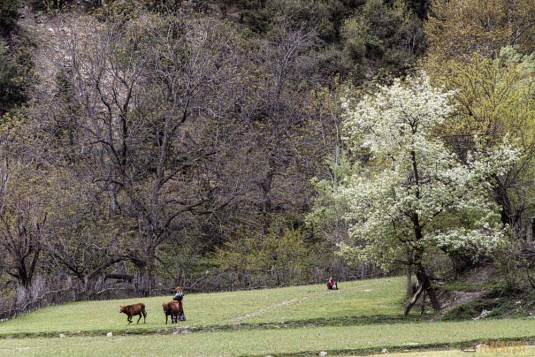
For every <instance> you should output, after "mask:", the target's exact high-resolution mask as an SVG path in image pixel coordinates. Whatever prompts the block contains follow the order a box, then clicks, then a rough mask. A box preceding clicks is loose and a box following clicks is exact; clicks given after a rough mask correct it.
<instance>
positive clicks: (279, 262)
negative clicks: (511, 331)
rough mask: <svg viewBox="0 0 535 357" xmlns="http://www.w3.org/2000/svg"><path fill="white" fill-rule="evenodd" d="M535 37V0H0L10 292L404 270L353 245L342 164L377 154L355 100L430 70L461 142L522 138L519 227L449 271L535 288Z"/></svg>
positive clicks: (280, 281)
mask: <svg viewBox="0 0 535 357" xmlns="http://www.w3.org/2000/svg"><path fill="white" fill-rule="evenodd" d="M534 35H535V3H533V2H532V1H530V0H468V1H466V0H465V1H461V0H434V1H429V0H220V1H217V0H213V1H209V0H206V1H202V0H198V1H193V0H191V1H179V0H161V1H155V0H136V1H125V0H110V1H104V0H93V1H88V0H87V1H67V0H28V1H24V0H2V2H1V3H0V36H1V39H0V116H1V121H0V159H1V160H0V249H1V250H2V252H3V254H2V255H1V256H0V294H1V299H0V301H1V303H0V304H1V310H3V311H4V315H10V314H13V313H16V312H20V311H23V310H26V309H28V308H32V307H34V306H37V305H39V304H46V303H54V302H59V301H67V300H77V299H91V298H107V297H114V296H121V294H127V295H153V294H162V293H169V292H171V291H172V290H173V287H174V286H175V285H176V284H181V285H184V286H185V287H186V289H187V290H189V291H213V290H227V289H238V288H259V287H266V286H281V285H288V284H302V283H310V282H321V281H324V280H326V279H327V278H328V277H329V276H330V275H332V276H336V277H338V278H340V279H355V278H364V277H371V276H378V275H380V274H388V273H399V272H404V268H403V266H402V265H393V266H390V267H389V268H388V269H386V270H385V269H380V267H379V266H378V265H377V264H373V263H359V262H357V263H354V264H349V262H348V261H346V260H344V259H343V258H342V257H341V256H340V255H339V254H337V251H338V248H337V246H338V244H339V243H341V242H344V241H346V240H347V235H348V233H347V227H348V226H347V225H348V222H347V220H345V219H344V209H345V208H344V205H343V203H340V202H334V201H333V200H332V199H331V197H330V196H329V194H328V192H327V191H328V188H327V187H326V186H325V182H330V183H331V187H332V186H333V185H334V186H336V184H337V181H338V180H339V174H340V172H339V169H337V167H338V168H339V167H340V165H339V164H340V162H349V163H351V162H359V163H367V162H368V161H369V160H370V153H369V152H366V151H358V150H351V149H350V148H348V147H346V145H345V144H344V142H343V140H342V128H341V121H342V117H343V110H342V106H341V104H340V98H343V97H344V98H345V97H347V96H348V95H350V96H351V97H352V98H354V100H355V101H358V100H359V98H361V97H362V96H363V95H365V94H367V93H371V92H373V91H374V88H376V87H375V86H376V85H378V84H383V85H388V84H391V83H392V82H393V80H394V79H395V78H405V77H406V76H410V75H413V74H415V73H418V72H421V71H425V73H427V75H428V76H429V77H430V78H431V82H432V83H433V84H434V85H436V86H443V87H444V88H447V89H449V90H455V91H456V92H455V95H454V97H453V98H452V102H453V103H454V105H455V106H456V108H457V109H456V111H455V113H453V114H452V117H453V119H454V120H452V121H450V122H449V124H448V125H445V126H443V127H442V128H441V129H440V131H439V132H437V133H435V135H437V136H439V137H441V138H443V139H444V140H445V141H446V142H447V143H448V145H449V147H450V148H451V149H452V150H453V151H455V152H456V153H457V154H458V155H459V157H463V155H465V154H466V152H467V151H468V150H469V149H470V148H471V147H473V145H474V142H473V140H472V138H473V137H474V136H478V137H481V138H483V139H484V140H483V141H484V144H483V145H484V147H487V148H491V147H493V145H495V144H496V143H497V142H498V141H500V140H501V138H503V137H504V136H511V137H512V138H513V139H514V140H515V142H516V143H517V145H518V147H519V148H520V150H521V152H522V157H521V160H520V161H519V162H518V163H517V164H516V165H515V167H514V168H512V169H511V170H509V172H508V173H506V174H503V175H496V176H495V177H493V180H492V190H493V192H494V195H493V199H494V201H495V202H496V204H497V205H498V206H499V207H500V212H501V221H502V223H503V224H506V225H508V227H510V229H509V244H508V245H506V246H503V247H502V248H501V249H500V250H499V251H497V252H494V253H493V254H492V255H488V256H487V255H482V256H479V257H478V260H477V262H475V261H474V260H473V259H468V258H467V257H466V256H464V255H463V253H462V252H457V253H456V254H449V255H448V254H443V253H441V252H440V251H436V252H435V253H433V254H432V256H430V257H428V258H427V259H429V260H430V261H431V263H430V267H431V268H432V270H433V272H432V275H435V276H436V277H442V278H454V277H455V276H457V275H458V274H461V273H462V272H463V271H465V270H466V269H469V268H470V267H472V266H473V265H474V264H483V263H485V264H492V265H494V266H495V267H496V268H497V270H498V271H499V274H500V276H501V277H502V278H503V281H504V282H505V283H506V284H509V285H510V286H516V287H522V286H528V287H529V286H531V287H533V288H535V272H534V269H535V263H534V259H533V258H534V251H535V249H534V246H533V230H534V229H535V221H534V219H533V217H534V216H535V190H534V189H535V182H534V181H533V177H535V176H534V163H533V154H534V149H535V147H534V144H535V141H534V133H535V132H534V128H535V127H534V125H535V115H534V113H535V111H534V93H535V91H534V90H535V88H534V81H533V79H534V78H535V77H534V75H535V57H534V54H533V53H534V49H535V41H534V39H535V36H534ZM348 93H349V94H348ZM337 165H338V166H337ZM376 169H379V168H378V167H376ZM322 183H323V184H322ZM444 223H445V224H451V222H444ZM430 274H431V273H430ZM530 274H531V275H530Z"/></svg>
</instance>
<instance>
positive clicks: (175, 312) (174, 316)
mask: <svg viewBox="0 0 535 357" xmlns="http://www.w3.org/2000/svg"><path fill="white" fill-rule="evenodd" d="M162 307H163V313H164V314H165V324H166V325H167V320H168V317H169V315H171V323H172V324H174V323H177V321H178V316H179V314H180V312H181V310H182V301H169V302H164V303H163V304H162Z"/></svg>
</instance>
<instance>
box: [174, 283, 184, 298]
mask: <svg viewBox="0 0 535 357" xmlns="http://www.w3.org/2000/svg"><path fill="white" fill-rule="evenodd" d="M175 290H176V294H175V296H174V297H173V300H176V301H182V299H183V298H184V288H183V287H181V286H177V287H176V289H175Z"/></svg>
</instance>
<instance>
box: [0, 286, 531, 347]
mask: <svg viewBox="0 0 535 357" xmlns="http://www.w3.org/2000/svg"><path fill="white" fill-rule="evenodd" d="M403 292H404V289H403V279H402V278H388V279H377V280H367V281H359V282H348V283H344V284H342V285H341V290H339V291H327V290H325V287H324V286H323V285H314V286H304V287H291V288H282V289H271V290H257V291H244V292H230V293H217V294H196V295H187V296H186V298H185V300H184V301H185V309H186V314H187V317H188V321H186V322H183V323H179V325H173V326H172V327H171V325H167V331H175V328H176V327H179V328H183V327H186V326H189V327H192V328H193V327H195V326H197V327H200V326H211V327H213V328H215V331H214V332H208V331H210V330H211V328H207V329H205V331H203V332H195V333H180V334H163V332H164V328H165V327H166V325H165V323H164V321H165V319H164V317H163V313H162V312H161V303H162V302H163V301H166V300H167V299H168V298H165V297H158V298H151V299H136V300H132V301H97V302H84V303H73V304H67V305H62V306H56V307H50V308H46V309H42V310H39V311H36V312H33V313H31V314H28V315H26V316H23V317H20V318H17V319H14V320H11V321H7V322H3V323H0V336H9V335H14V336H19V334H21V333H30V334H31V333H33V334H34V335H33V338H31V339H29V338H8V339H0V355H7V356H10V355H17V356H36V355H45V356H49V355H54V356H61V355H64V356H97V355H98V356H100V355H106V356H113V355H136V356H167V355H169V352H170V351H172V352H173V353H172V354H173V355H183V356H200V355H203V356H239V355H241V356H251V355H258V356H265V355H266V354H273V355H296V354H297V355H316V354H317V353H318V352H319V351H322V350H325V351H328V352H329V355H330V356H332V355H343V354H347V353H361V354H363V353H367V354H370V353H377V352H379V351H380V350H381V348H383V347H386V348H389V349H390V350H391V351H394V350H398V351H399V350H403V349H406V348H411V347H412V348H414V346H425V345H427V348H429V347H430V346H434V347H435V348H440V347H441V346H452V345H453V346H459V344H462V343H463V342H464V341H478V340H483V339H503V338H507V339H518V338H524V337H528V336H535V319H508V320H505V319H504V320H483V321H471V320H470V321H460V322H434V323H429V322H417V321H414V320H413V319H402V318H400V314H401V309H400V306H401V305H400V303H401V296H402V295H403ZM137 300H142V301H144V302H145V303H146V305H147V307H148V312H149V319H148V323H147V324H146V325H143V324H140V325H131V326H128V327H127V326H126V323H125V322H126V316H125V315H123V314H119V312H118V305H120V304H124V303H127V302H128V303H129V302H135V301H137ZM358 319H362V320H358ZM292 321H293V323H292ZM394 322H395V323H394ZM266 323H271V325H269V326H267V327H266V326H262V325H263V324H266ZM238 324H242V325H241V326H240V328H238V329H236V330H234V329H233V328H236V327H237V325H238ZM243 324H246V325H245V326H244V325H243ZM218 326H219V327H218ZM288 326H289V327H288ZM206 330H207V331H206ZM108 331H111V332H113V333H114V337H111V338H108V337H105V333H106V332H108ZM184 331H185V330H184V329H182V331H181V332H184ZM60 332H62V333H64V334H65V335H67V337H66V338H59V337H58V335H59V333H60ZM78 332H82V333H85V334H87V335H89V336H83V337H80V336H74V337H73V336H72V335H75V334H77V333H78ZM158 332H159V333H158ZM45 333H48V334H49V336H52V337H48V338H43V337H42V336H39V335H45ZM125 333H144V335H137V336H133V335H125ZM119 334H122V335H119Z"/></svg>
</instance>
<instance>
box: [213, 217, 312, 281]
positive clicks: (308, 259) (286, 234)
mask: <svg viewBox="0 0 535 357" xmlns="http://www.w3.org/2000/svg"><path fill="white" fill-rule="evenodd" d="M318 260H319V257H318V255H317V253H316V252H315V249H314V247H310V246H308V245H307V244H306V243H305V242H304V239H303V237H302V233H301V232H300V231H299V230H295V229H289V228H284V229H282V230H280V231H279V230H278V229H275V228H274V226H272V228H271V229H270V231H269V232H268V233H267V234H265V235H264V234H261V233H260V234H258V235H253V236H247V237H244V238H241V239H235V240H233V241H230V242H227V243H226V244H225V246H224V247H223V248H222V249H219V250H218V252H217V255H216V262H217V264H218V265H219V267H220V269H221V270H222V271H230V272H236V273H239V274H242V275H249V274H251V273H252V274H253V276H255V275H258V276H262V275H268V276H271V278H272V279H276V281H277V282H278V283H279V284H280V283H285V284H288V283H296V282H299V281H303V280H302V279H303V278H305V277H306V276H307V273H310V271H311V269H312V267H313V266H314V265H315V263H316V262H318Z"/></svg>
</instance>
